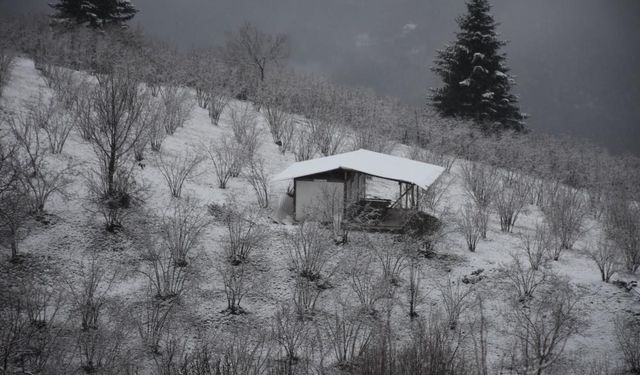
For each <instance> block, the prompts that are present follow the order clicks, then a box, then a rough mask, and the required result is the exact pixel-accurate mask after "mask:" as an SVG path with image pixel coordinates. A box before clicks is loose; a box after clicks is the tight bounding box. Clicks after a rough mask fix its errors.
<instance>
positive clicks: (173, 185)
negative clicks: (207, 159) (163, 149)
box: [158, 150, 204, 198]
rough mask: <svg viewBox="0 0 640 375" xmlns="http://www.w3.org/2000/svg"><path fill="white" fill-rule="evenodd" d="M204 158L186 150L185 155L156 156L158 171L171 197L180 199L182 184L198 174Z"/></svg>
mask: <svg viewBox="0 0 640 375" xmlns="http://www.w3.org/2000/svg"><path fill="white" fill-rule="evenodd" d="M203 160H204V158H203V157H202V155H200V154H199V153H198V152H196V151H195V150H186V154H185V155H178V156H163V155H162V154H160V155H159V156H158V169H160V173H162V177H164V180H165V181H166V182H167V185H168V186H169V191H170V192H171V196H172V197H175V198H180V196H181V195H182V187H183V186H184V183H185V182H186V181H187V180H189V179H191V178H192V177H193V176H194V175H195V174H197V173H198V167H199V166H200V163H202V161H203Z"/></svg>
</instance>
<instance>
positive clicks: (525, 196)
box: [495, 173, 530, 232]
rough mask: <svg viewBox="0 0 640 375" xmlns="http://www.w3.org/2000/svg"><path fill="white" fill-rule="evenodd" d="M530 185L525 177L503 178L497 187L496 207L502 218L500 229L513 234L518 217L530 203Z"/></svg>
mask: <svg viewBox="0 0 640 375" xmlns="http://www.w3.org/2000/svg"><path fill="white" fill-rule="evenodd" d="M529 194H530V184H529V182H528V181H526V180H525V178H524V177H523V176H520V175H518V174H515V173H514V174H513V176H511V178H507V177H506V176H503V177H502V179H501V180H500V182H499V183H498V185H497V190H496V199H495V207H496V211H498V216H499V217H500V229H501V230H502V231H503V232H511V230H512V229H513V227H514V225H515V224H516V220H517V219H518V215H520V212H522V210H523V209H524V208H525V206H526V205H527V203H528V202H529Z"/></svg>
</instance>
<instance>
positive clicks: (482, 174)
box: [460, 163, 499, 208]
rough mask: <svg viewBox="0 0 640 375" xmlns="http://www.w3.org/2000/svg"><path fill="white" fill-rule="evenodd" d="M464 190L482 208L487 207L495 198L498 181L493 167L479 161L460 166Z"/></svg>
mask: <svg viewBox="0 0 640 375" xmlns="http://www.w3.org/2000/svg"><path fill="white" fill-rule="evenodd" d="M460 171H461V173H462V182H463V186H464V190H465V192H466V193H467V195H468V196H469V198H471V199H473V201H474V202H475V203H476V204H477V205H478V206H479V207H482V208H488V207H489V206H490V205H491V204H492V203H493V201H494V199H495V194H496V189H497V186H498V182H499V176H498V172H497V170H496V169H495V168H493V167H490V166H485V165H482V164H479V163H468V164H462V165H461V166H460Z"/></svg>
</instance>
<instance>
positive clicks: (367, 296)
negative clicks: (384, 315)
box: [348, 253, 393, 316]
mask: <svg viewBox="0 0 640 375" xmlns="http://www.w3.org/2000/svg"><path fill="white" fill-rule="evenodd" d="M374 262H375V260H374V258H373V257H372V256H371V255H369V254H362V253H361V254H357V255H356V256H355V258H354V259H353V261H351V262H349V264H348V267H349V268H350V269H349V271H348V275H349V286H350V287H351V290H352V291H353V293H354V294H355V296H356V299H357V300H358V302H359V303H360V309H359V311H361V312H362V313H364V314H367V315H372V316H373V315H376V313H377V308H376V304H377V303H378V302H379V301H381V300H383V299H384V298H388V297H390V296H391V295H392V293H393V290H392V285H391V284H390V283H389V281H388V280H387V279H385V278H384V277H381V276H379V275H377V274H376V272H375V263H374Z"/></svg>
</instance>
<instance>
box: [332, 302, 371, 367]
mask: <svg viewBox="0 0 640 375" xmlns="http://www.w3.org/2000/svg"><path fill="white" fill-rule="evenodd" d="M325 324H326V334H327V341H328V342H329V343H328V345H329V346H330V347H331V350H332V351H333V354H334V356H335V360H336V362H337V364H338V366H340V367H343V368H349V367H350V366H351V365H353V364H355V361H356V360H357V359H358V358H359V357H360V356H361V355H362V354H363V353H364V352H365V350H366V349H367V346H368V345H369V342H370V341H371V339H372V337H373V334H374V332H373V328H372V324H371V322H370V321H369V318H367V317H366V316H362V315H361V314H359V313H354V312H352V311H349V309H347V308H346V307H344V306H342V307H341V308H340V309H339V310H337V311H336V312H335V313H334V314H333V315H332V316H327V318H326V320H325Z"/></svg>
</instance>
